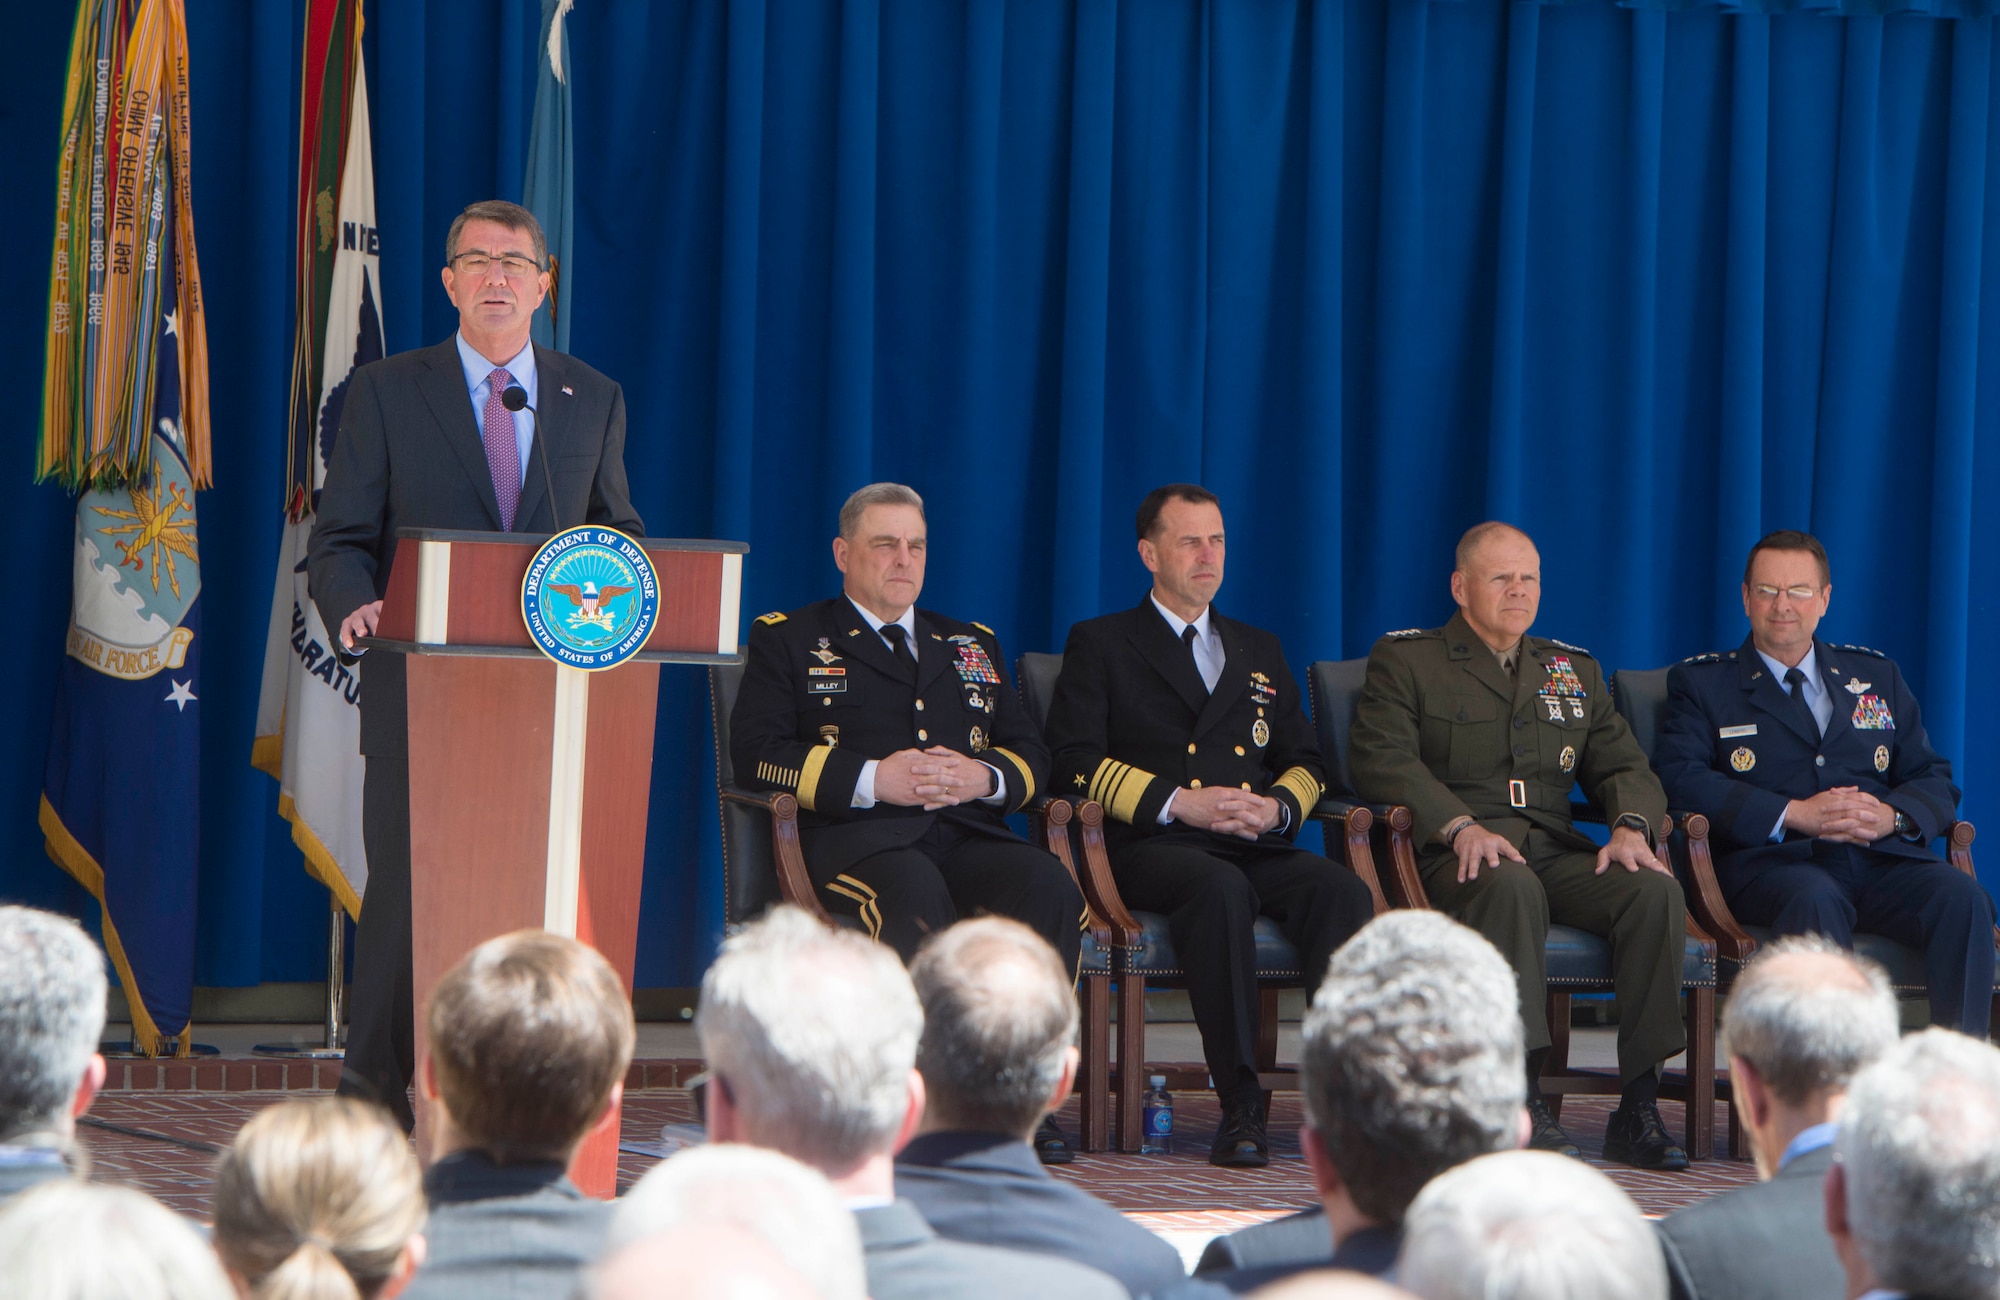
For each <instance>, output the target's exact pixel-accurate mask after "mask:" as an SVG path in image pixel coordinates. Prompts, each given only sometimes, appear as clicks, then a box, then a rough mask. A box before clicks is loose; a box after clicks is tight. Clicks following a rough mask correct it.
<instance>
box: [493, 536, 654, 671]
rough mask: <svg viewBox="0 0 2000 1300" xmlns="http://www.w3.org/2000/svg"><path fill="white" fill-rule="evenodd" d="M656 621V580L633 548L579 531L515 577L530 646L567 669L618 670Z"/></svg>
mask: <svg viewBox="0 0 2000 1300" xmlns="http://www.w3.org/2000/svg"><path fill="white" fill-rule="evenodd" d="M659 616H660V580H659V576H658V575H657V574H655V573H654V572H653V562H652V560H650V559H648V558H647V556H646V552H645V551H644V550H643V549H641V548H640V546H639V543H637V542H635V541H633V540H632V539H631V538H630V537H627V536H626V535H625V534H623V533H621V532H619V531H618V530H617V529H615V528H602V527H598V526H596V525H585V526H583V527H581V528H571V529H568V530H566V531H564V532H560V533H557V534H556V535H555V536H554V537H551V538H549V540H548V541H546V542H544V543H542V546H541V549H540V550H538V551H536V552H535V558H534V559H532V560H530V561H529V562H528V572H527V573H526V575H524V576H523V577H522V579H521V619H522V621H523V622H524V623H526V624H527V627H528V639H529V640H531V641H533V642H534V643H535V648H536V649H538V650H540V651H541V652H542V653H543V654H545V655H547V656H548V657H549V658H551V659H553V660H555V661H556V662H557V663H559V664H562V665H563V666H565V667H568V668H581V669H583V670H585V671H586V672H596V671H599V670H601V669H605V668H616V667H617V666H618V665H619V664H622V663H624V662H625V661H626V660H627V659H630V658H631V657H632V656H633V655H635V654H637V653H639V651H640V650H641V649H642V648H644V646H645V644H646V638H647V637H648V636H650V635H651V634H652V631H653V624H654V623H655V622H656V621H657V620H658V619H659Z"/></svg>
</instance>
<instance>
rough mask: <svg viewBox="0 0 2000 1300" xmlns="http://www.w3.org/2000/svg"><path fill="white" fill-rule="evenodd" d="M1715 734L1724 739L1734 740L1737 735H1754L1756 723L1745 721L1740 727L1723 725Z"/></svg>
mask: <svg viewBox="0 0 2000 1300" xmlns="http://www.w3.org/2000/svg"><path fill="white" fill-rule="evenodd" d="M1715 734H1716V735H1718V736H1720V737H1722V738H1723V739H1724V740H1734V739H1736V738H1737V737H1738V736H1754V735H1756V734H1757V724H1756V723H1754V722H1746V723H1744V724H1743V725H1742V726H1740V727H1724V728H1722V729H1721V730H1720V731H1718V732H1716V733H1715Z"/></svg>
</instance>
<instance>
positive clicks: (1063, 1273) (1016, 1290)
mask: <svg viewBox="0 0 2000 1300" xmlns="http://www.w3.org/2000/svg"><path fill="white" fill-rule="evenodd" d="M854 1220H855V1222H856V1223H857V1224H858V1225H859V1226H860V1228H861V1251H862V1256H863V1259H864V1262H865V1263H866V1264H867V1267H868V1295H869V1300H933V1297H935V1298H936V1300H980V1298H981V1297H992V1300H1017V1298H1018V1297H1023V1296H1026V1297H1031V1298H1032V1300H1068V1297H1076V1298H1077V1300H1115V1298H1116V1297H1119V1296H1123V1295H1125V1288H1124V1287H1122V1286H1120V1285H1118V1283H1117V1282H1115V1281H1113V1280H1112V1278H1111V1277H1110V1276H1109V1275H1108V1274H1105V1273H1100V1272H1098V1271H1097V1270H1096V1269H1091V1268H1085V1267H1084V1266H1083V1265H1081V1264H1072V1263H1070V1262H1069V1261H1068V1260H1066V1259H1057V1258H1055V1257H1053V1256H1050V1255H1029V1254H1024V1253H1022V1252H1020V1251H1016V1250H996V1249H994V1248H993V1247H991V1246H972V1245H967V1244H966V1243H964V1242H960V1241H946V1240H945V1239H944V1238H943V1237H940V1236H938V1234H937V1233H936V1232H935V1231H933V1230H932V1228H931V1226H930V1225H929V1224H928V1223H925V1222H924V1219H923V1216H922V1215H920V1214H918V1213H917V1209H916V1207H915V1206H914V1205H911V1204H910V1203H909V1202H908V1201H903V1200H899V1201H897V1202H896V1203H895V1204H893V1205H883V1206H877V1207H875V1208H873V1209H867V1210H856V1211H855V1212H854Z"/></svg>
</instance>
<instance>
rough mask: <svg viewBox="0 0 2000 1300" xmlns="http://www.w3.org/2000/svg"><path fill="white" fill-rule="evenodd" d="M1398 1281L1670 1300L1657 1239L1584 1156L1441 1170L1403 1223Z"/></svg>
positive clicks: (1484, 1290) (1522, 1297)
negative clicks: (1667, 1297) (1584, 1159)
mask: <svg viewBox="0 0 2000 1300" xmlns="http://www.w3.org/2000/svg"><path fill="white" fill-rule="evenodd" d="M1397 1274H1398V1276H1397V1280H1398V1281H1399V1282H1401V1283H1402V1284H1403V1286H1405V1287H1407V1288H1408V1289H1409V1290H1411V1291H1413V1292H1415V1293H1416V1294H1417V1295H1419V1296H1421V1297H1423V1300H1666V1295H1667V1265H1666V1260H1665V1259H1664V1258H1663V1257H1662V1256H1661V1254H1660V1243H1659V1240H1658V1239H1657V1237H1655V1235H1654V1232H1653V1229H1652V1227H1651V1225H1649V1224H1648V1223H1647V1222H1646V1219H1645V1216H1644V1215H1642V1214H1640V1213H1639V1207H1638V1206H1637V1205H1635V1204H1633V1203H1632V1198H1631V1197H1629V1196H1627V1195H1626V1194H1625V1193H1624V1192H1622V1191H1620V1190H1619V1189H1618V1185H1617V1184H1616V1183H1614V1182H1612V1181H1611V1180H1610V1179H1609V1178H1606V1177H1605V1176H1604V1175H1603V1174H1601V1173H1599V1172H1598V1171H1597V1170H1595V1169H1592V1168H1591V1167H1590V1166H1589V1165H1586V1164H1584V1163H1583V1162H1582V1161H1580V1160H1573V1159H1571V1158H1570V1157H1568V1156H1560V1155H1557V1154H1555V1153H1554V1152H1552V1151H1502V1152H1500V1153H1498V1154H1495V1155H1489V1156H1480V1157H1479V1158H1478V1159H1477V1160H1472V1161H1468V1162H1467V1163H1465V1164H1462V1165H1460V1166H1459V1167H1458V1168H1456V1169H1453V1170H1450V1171H1448V1172H1446V1173H1444V1174H1441V1175H1439V1176H1438V1177H1437V1178H1436V1179H1435V1180H1434V1181H1433V1182H1432V1183H1431V1184H1430V1185H1429V1186H1428V1187H1426V1188H1424V1190H1423V1191H1422V1192H1420V1193H1418V1194H1417V1199H1416V1200H1415V1201H1413V1202H1411V1204H1410V1213H1409V1216H1408V1217H1407V1218H1406V1219H1405V1220H1404V1224H1403V1253H1402V1256H1401V1258H1400V1259H1399V1260H1398V1261H1397Z"/></svg>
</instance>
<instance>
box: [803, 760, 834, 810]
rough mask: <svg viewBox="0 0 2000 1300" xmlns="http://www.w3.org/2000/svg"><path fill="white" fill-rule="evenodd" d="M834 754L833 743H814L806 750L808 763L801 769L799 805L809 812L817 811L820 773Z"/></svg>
mask: <svg viewBox="0 0 2000 1300" xmlns="http://www.w3.org/2000/svg"><path fill="white" fill-rule="evenodd" d="M832 754H833V746H832V745H814V746H813V747H812V748H811V749H809V750H807V751H806V765H805V767H803V768H802V769H800V771H799V782H798V787H797V788H798V795H799V807H801V808H803V809H805V810H806V811H807V812H813V811H815V808H814V800H816V799H818V798H819V774H820V772H821V771H823V770H824V769H825V767H826V760H827V759H828V758H829V757H831V756H832Z"/></svg>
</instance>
